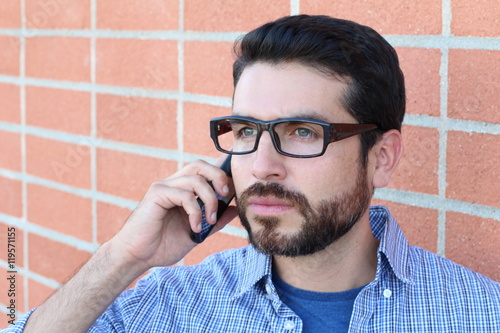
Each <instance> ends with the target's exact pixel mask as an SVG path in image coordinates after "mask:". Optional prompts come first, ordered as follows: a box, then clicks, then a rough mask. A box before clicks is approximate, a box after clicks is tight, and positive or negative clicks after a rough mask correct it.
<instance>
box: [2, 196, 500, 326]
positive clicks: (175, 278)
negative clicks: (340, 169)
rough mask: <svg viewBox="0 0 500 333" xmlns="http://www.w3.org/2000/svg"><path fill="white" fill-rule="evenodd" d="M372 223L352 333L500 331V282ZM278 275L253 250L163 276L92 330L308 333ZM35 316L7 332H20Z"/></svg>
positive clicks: (382, 217)
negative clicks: (368, 275) (367, 275)
mask: <svg viewBox="0 0 500 333" xmlns="http://www.w3.org/2000/svg"><path fill="white" fill-rule="evenodd" d="M370 223H371V227H372V231H373V234H374V236H375V237H376V238H378V239H380V246H379V250H378V266H377V272H376V278H375V280H373V281H372V282H371V283H369V284H368V285H367V286H366V287H365V288H363V290H362V291H361V292H360V293H359V295H358V296H357V298H356V300H355V303H354V309H353V312H352V317H351V323H350V328H349V332H426V333H428V332H500V284H499V283H497V282H494V281H492V280H490V279H488V278H486V277H484V276H481V275H479V274H477V273H474V272H472V271H470V270H469V269H467V268H464V267H462V266H459V265H457V264H455V263H453V262H451V261H449V260H447V259H443V258H441V257H438V256H437V255H435V254H432V253H430V252H427V251H425V250H423V249H421V248H417V247H413V246H409V245H408V241H407V240H406V238H405V237H404V235H403V233H402V231H401V229H400V228H399V226H398V224H397V223H396V221H395V220H394V218H393V217H392V215H391V214H390V213H389V211H388V210H387V209H386V208H385V207H381V206H377V207H371V209H370ZM271 274H272V269H271V259H270V258H269V257H268V256H265V255H263V254H261V253H259V252H257V251H256V250H255V249H254V248H253V247H251V246H246V247H243V248H241V249H233V250H228V251H225V252H221V253H218V254H215V255H212V256H210V257H209V258H207V259H206V260H204V261H203V262H202V263H201V264H199V265H196V266H180V267H170V268H160V269H157V270H156V271H154V272H152V273H151V274H149V275H148V276H147V277H145V278H143V279H142V280H140V281H139V282H138V284H137V286H136V288H135V289H132V290H127V291H125V292H123V293H122V295H121V296H120V297H119V298H117V299H116V301H115V302H114V303H113V304H112V305H111V306H110V307H109V308H108V309H107V310H106V312H105V313H104V314H103V315H102V316H101V317H100V318H99V319H98V320H97V321H96V322H95V324H94V325H93V326H92V327H91V328H90V330H89V331H88V332H134V333H137V332H176V333H178V332H196V333H199V332H301V331H302V322H301V319H300V318H299V317H298V316H297V315H296V314H295V313H294V312H293V311H292V310H290V309H289V308H288V307H287V306H286V305H285V304H284V303H283V302H282V301H281V300H280V299H279V297H278V295H277V293H276V289H275V287H274V285H273V283H272V279H271ZM61 311H64V310H63V309H61ZM28 316H29V313H28V314H27V315H26V316H25V317H23V318H21V319H20V320H19V321H18V323H17V325H16V326H12V327H11V328H10V329H7V330H6V331H5V332H21V330H22V326H23V324H24V323H25V321H26V320H27V317H28Z"/></svg>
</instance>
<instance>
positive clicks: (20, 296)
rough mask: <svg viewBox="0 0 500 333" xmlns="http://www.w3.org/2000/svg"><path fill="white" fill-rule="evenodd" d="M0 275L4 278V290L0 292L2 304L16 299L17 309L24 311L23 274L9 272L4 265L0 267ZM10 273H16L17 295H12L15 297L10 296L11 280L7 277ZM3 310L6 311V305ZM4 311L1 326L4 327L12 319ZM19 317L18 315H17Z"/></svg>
mask: <svg viewBox="0 0 500 333" xmlns="http://www.w3.org/2000/svg"><path fill="white" fill-rule="evenodd" d="M0 274H2V275H0V276H1V277H2V278H1V279H0V290H1V291H2V292H1V293H0V304H2V305H4V304H5V305H7V304H10V301H11V299H13V300H14V302H15V305H16V310H17V311H24V288H23V276H22V275H21V274H12V273H7V270H6V269H5V268H3V267H1V268H0ZM10 275H14V277H15V281H13V282H14V286H13V287H15V288H13V289H15V295H12V296H14V297H9V294H8V293H9V290H10V289H11V288H10V281H9V280H7V277H10ZM2 310H3V311H5V310H6V309H5V307H4V306H2ZM3 311H2V316H1V318H2V319H1V320H0V327H1V328H4V327H7V326H9V323H8V321H9V320H10V318H9V317H7V316H6V315H5V314H4V313H3ZM16 319H17V317H16Z"/></svg>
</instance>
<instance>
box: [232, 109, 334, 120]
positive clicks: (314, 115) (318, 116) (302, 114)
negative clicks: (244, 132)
mask: <svg viewBox="0 0 500 333" xmlns="http://www.w3.org/2000/svg"><path fill="white" fill-rule="evenodd" d="M250 113H251V112H244V111H242V112H240V111H239V110H233V112H232V115H233V116H240V117H247V118H252V119H257V118H255V117H253V116H250V115H249V114H250ZM286 118H304V119H310V120H317V121H323V122H325V123H330V122H331V121H330V120H329V119H327V118H326V116H325V115H324V114H323V113H321V112H319V111H317V110H300V111H297V112H290V113H289V114H287V116H286V117H281V118H276V119H273V120H278V119H286Z"/></svg>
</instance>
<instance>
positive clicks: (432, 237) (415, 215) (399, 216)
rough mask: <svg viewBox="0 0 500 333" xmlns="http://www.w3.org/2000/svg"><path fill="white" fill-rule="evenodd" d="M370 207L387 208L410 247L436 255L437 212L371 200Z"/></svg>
mask: <svg viewBox="0 0 500 333" xmlns="http://www.w3.org/2000/svg"><path fill="white" fill-rule="evenodd" d="M372 205H383V206H386V207H387V208H389V210H390V211H391V214H392V215H393V216H394V217H395V218H396V221H398V224H399V226H400V227H401V229H402V230H403V232H404V234H405V236H406V238H407V239H408V242H409V243H410V245H415V246H419V247H421V248H424V249H426V250H428V251H431V252H434V253H436V251H437V225H438V212H437V210H433V209H428V208H423V207H415V206H409V205H405V204H400V203H396V202H391V201H385V200H377V199H373V200H372Z"/></svg>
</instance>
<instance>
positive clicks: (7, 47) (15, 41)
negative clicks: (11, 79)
mask: <svg viewBox="0 0 500 333" xmlns="http://www.w3.org/2000/svg"><path fill="white" fill-rule="evenodd" d="M19 47H20V42H19V38H17V37H13V36H0V50H2V52H0V74H7V75H15V76H17V75H19V54H20V53H19Z"/></svg>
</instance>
